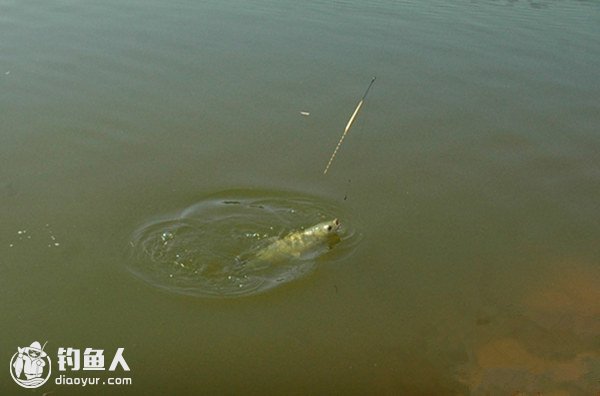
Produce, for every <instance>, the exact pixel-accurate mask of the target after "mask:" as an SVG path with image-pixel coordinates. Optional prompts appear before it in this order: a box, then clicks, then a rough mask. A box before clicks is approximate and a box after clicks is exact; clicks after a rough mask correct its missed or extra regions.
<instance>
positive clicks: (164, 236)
mask: <svg viewBox="0 0 600 396" xmlns="http://www.w3.org/2000/svg"><path fill="white" fill-rule="evenodd" d="M160 239H161V240H162V241H163V244H165V245H166V244H167V242H169V241H170V240H171V239H173V234H172V233H171V232H170V231H165V232H163V233H162V234H161V235H160Z"/></svg>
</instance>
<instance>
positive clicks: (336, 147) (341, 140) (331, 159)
mask: <svg viewBox="0 0 600 396" xmlns="http://www.w3.org/2000/svg"><path fill="white" fill-rule="evenodd" d="M376 78H377V77H373V79H372V80H371V83H370V84H369V86H368V87H367V90H366V91H365V93H364V95H363V96H362V98H360V101H359V102H358V105H356V109H354V113H352V116H350V119H349V120H348V123H347V124H346V128H344V133H342V137H341V138H340V140H339V142H338V144H337V146H335V149H334V150H333V153H332V154H331V157H330V158H329V162H328V163H327V166H326V167H325V170H324V171H323V174H326V173H327V171H328V170H329V167H330V166H331V163H332V162H333V159H334V158H335V155H336V154H337V152H338V150H339V148H340V146H341V145H342V142H343V141H344V138H345V137H346V134H347V133H348V131H349V130H350V127H351V126H352V123H353V122H354V119H355V118H356V115H357V114H358V112H359V111H360V108H361V107H362V105H363V102H364V101H365V98H366V97H367V94H368V93H369V90H370V89H371V86H372V85H373V83H374V82H375V79H376Z"/></svg>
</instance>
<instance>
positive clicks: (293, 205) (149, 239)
mask: <svg viewBox="0 0 600 396" xmlns="http://www.w3.org/2000/svg"><path fill="white" fill-rule="evenodd" d="M339 218H343V222H344V224H343V225H341V226H340V229H339V230H338V231H337V232H335V234H334V235H333V236H335V237H336V239H337V241H335V243H329V242H328V241H327V240H326V239H325V238H323V243H320V244H309V243H308V241H306V238H304V241H306V243H304V244H303V245H300V246H298V247H297V248H296V249H294V250H293V251H288V249H282V248H279V250H283V251H281V252H280V253H281V254H279V255H276V256H275V257H273V258H272V259H269V260H263V259H260V253H261V252H263V251H265V249H268V248H269V246H270V245H271V244H273V243H277V241H279V240H281V239H282V238H285V237H286V235H288V234H290V233H300V232H302V230H303V229H304V228H308V227H310V226H313V225H315V224H318V223H321V222H324V221H331V220H332V219H339ZM300 225H303V226H300ZM358 240H359V236H358V234H357V233H356V231H355V230H353V229H352V228H351V226H350V216H349V215H347V214H344V215H342V212H341V210H340V209H338V208H337V207H336V206H335V205H332V204H331V203H327V202H323V201H322V200H319V199H318V198H316V197H310V196H303V195H302V194H298V193H296V194H294V193H291V192H287V193H286V192H279V191H262V190H232V191H223V192H219V193H215V194H211V195H210V196H208V197H206V198H204V199H202V200H201V201H200V202H198V203H195V204H194V205H192V206H190V207H189V208H186V209H184V210H183V211H181V213H176V214H174V215H165V216H162V217H161V218H159V219H157V220H152V221H149V222H146V223H144V224H142V225H141V226H140V227H139V228H138V229H137V230H135V232H134V233H133V235H132V237H131V240H130V247H131V259H130V262H129V263H128V267H129V268H130V270H131V271H132V272H133V273H134V274H136V275H137V276H139V277H140V278H141V279H144V280H146V281H147V282H148V283H150V284H152V285H154V286H157V287H159V288H162V289H165V290H167V291H170V292H175V293H181V294H187V295H193V296H198V297H217V298H227V297H242V296H251V295H256V294H258V293H262V292H265V291H268V290H270V289H272V288H275V287H279V286H283V285H285V284H286V283H288V282H291V281H294V280H296V279H299V278H302V277H304V276H306V275H308V274H310V273H311V272H312V271H313V270H314V269H315V266H316V265H318V264H320V265H323V264H324V263H326V262H332V261H333V259H337V260H339V259H341V258H342V257H343V256H348V255H349V254H350V253H351V251H352V248H353V247H354V246H356V244H357V242H358ZM340 242H341V243H340ZM338 244H339V245H338ZM313 245H314V246H313ZM334 246H335V252H332V251H331V249H333V247H334ZM284 247H286V246H284ZM275 252H276V251H275Z"/></svg>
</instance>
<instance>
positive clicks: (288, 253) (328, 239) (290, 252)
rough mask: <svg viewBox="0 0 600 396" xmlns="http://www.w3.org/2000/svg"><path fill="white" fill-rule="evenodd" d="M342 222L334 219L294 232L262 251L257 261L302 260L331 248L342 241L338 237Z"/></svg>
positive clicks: (258, 253) (257, 255)
mask: <svg viewBox="0 0 600 396" xmlns="http://www.w3.org/2000/svg"><path fill="white" fill-rule="evenodd" d="M339 229H340V221H339V220H338V219H333V220H330V221H325V222H322V223H319V224H316V225H314V226H312V227H309V228H305V229H303V230H299V231H294V232H291V233H289V234H287V235H286V236H285V237H283V238H280V239H277V240H276V241H274V242H272V243H271V244H269V245H267V246H266V247H264V248H262V249H260V250H259V251H258V252H257V253H256V255H255V257H254V258H255V259H257V260H260V261H266V262H270V263H274V262H278V261H281V260H285V259H290V258H301V257H305V256H307V255H314V254H318V253H319V252H321V249H323V248H331V247H332V246H333V245H335V244H336V243H338V242H339V241H340V240H341V239H340V237H339V235H338V233H337V232H338V230H339Z"/></svg>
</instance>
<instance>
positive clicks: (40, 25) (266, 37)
mask: <svg viewBox="0 0 600 396" xmlns="http://www.w3.org/2000/svg"><path fill="white" fill-rule="evenodd" d="M598 70H600V6H599V5H598V3H597V2H594V1H576V0H531V1H523V0H519V1H503V0H495V1H494V0H481V1H461V0H456V1H438V0H428V1H391V0H377V1H368V2H361V1H355V0H348V1H335V2H332V1H305V2H292V1H287V0H284V1H269V0H261V1H259V0H255V1H231V2H221V1H219V2H218V1H203V2H198V1H191V0H178V1H169V2H167V1H162V0H151V1H139V0H126V1H114V0H109V1H102V2H94V1H73V0H55V1H39V0H32V1H14V0H13V1H11V0H0V165H1V166H0V202H2V205H1V206H0V290H2V292H1V297H2V298H1V301H2V302H1V303H0V304H1V307H2V313H3V314H4V318H3V323H4V324H5V325H4V326H2V330H0V334H1V337H0V340H1V342H2V344H1V346H0V350H2V351H3V355H2V356H5V357H6V361H8V360H9V357H10V356H12V353H14V352H13V350H14V349H15V347H16V346H17V345H19V346H23V345H29V344H30V343H31V342H32V341H34V340H39V341H41V342H42V343H43V342H44V341H45V340H48V346H47V348H49V351H50V353H53V354H54V355H55V354H56V349H57V348H58V347H59V346H74V347H81V348H82V349H83V348H85V347H88V346H91V347H97V348H104V349H106V350H107V353H108V352H109V351H114V350H115V349H116V348H117V347H125V351H126V352H125V353H126V356H127V359H128V360H127V361H128V363H129V365H130V366H131V368H132V371H131V373H130V374H131V375H130V376H131V377H132V378H133V382H134V384H133V385H132V386H130V387H120V388H117V387H115V388H111V389H110V390H109V391H110V392H121V393H124V394H140V395H141V394H144V395H145V394H167V393H173V392H181V393H206V394H223V393H242V394H265V393H285V394H290V393H292V394H294V393H296V394H307V393H310V394H327V393H332V392H343V393H348V394H399V393H402V394H476V395H478V394H514V393H515V392H524V393H526V394H535V393H536V392H542V393H543V394H545V393H550V392H563V393H568V394H594V393H597V392H598V382H597V378H598V377H599V375H600V373H599V371H598V370H599V369H598V367H599V356H598V350H599V349H600V343H599V339H598V336H599V334H600V325H599V317H600V306H599V304H600V303H599V301H600V298H598V297H599V296H598V286H597V285H598V284H600V272H599V270H598V268H599V267H598V263H599V262H600V251H599V246H600V245H599V244H598V241H599V240H600V207H599V204H598V202H599V201H598V197H599V196H600V165H599V164H600V162H599V158H600V156H599V154H598V153H600V135H599V134H598V125H599V124H600V108H599V106H598V98H600V84H599V81H600V80H599V78H598ZM372 76H377V81H376V83H375V85H374V86H373V89H372V90H371V92H370V93H369V97H368V98H367V102H366V103H365V106H364V107H363V109H362V112H361V114H360V115H359V117H358V119H357V121H356V122H355V125H354V126H353V129H352V130H351V131H350V133H349V135H348V136H347V139H346V141H345V143H344V145H343V146H342V148H341V150H340V152H339V153H338V156H337V157H336V160H335V162H334V163H333V165H332V167H331V169H330V170H329V172H328V174H327V175H326V176H324V175H323V174H322V171H323V168H324V166H325V165H326V163H327V160H328V158H329V155H330V153H331V151H332V150H333V148H334V146H335V144H336V142H337V140H338V139H339V136H340V134H341V132H342V129H343V127H344V126H345V124H346V122H347V119H348V117H349V116H350V114H351V113H352V110H353V109H354V106H355V105H356V102H357V101H358V99H359V98H360V95H362V93H363V91H364V89H365V88H366V86H367V85H368V83H369V81H370V80H371V78H372ZM301 112H309V113H310V115H309V116H303V115H302V114H301ZM236 188H254V189H260V190H275V191H295V192H301V193H302V194H305V195H308V196H313V197H319V200H323V201H327V202H334V203H335V205H336V207H337V208H340V209H341V210H343V212H345V213H349V216H350V217H351V223H352V225H353V227H354V228H355V229H356V231H357V232H359V233H360V234H361V235H362V239H361V241H360V243H359V244H357V245H356V247H355V249H354V250H353V251H352V252H351V254H349V255H347V256H345V257H343V259H341V260H337V261H334V262H327V263H325V264H326V265H322V266H319V268H318V269H317V270H316V271H313V272H311V274H310V275H309V276H305V277H302V278H301V279H297V280H295V281H294V282H289V283H287V284H286V285H284V286H282V287H278V288H275V289H272V290H270V291H269V292H267V293H263V294H260V295H257V296H252V297H248V298H243V299H234V300H232V299H227V300H223V299H214V298H213V299H204V298H199V297H194V296H182V295H179V294H177V293H169V292H168V291H167V292H164V291H161V290H157V289H156V288H154V287H152V286H149V285H146V284H145V283H143V282H140V281H139V280H138V279H137V278H136V277H135V276H132V275H131V273H130V271H128V269H127V268H128V264H129V262H128V260H130V258H129V256H128V254H127V248H126V247H127V246H128V243H129V241H130V240H131V236H132V234H134V232H135V231H136V230H137V229H138V228H139V227H140V224H147V223H148V222H151V221H152V220H153V219H156V218H157V217H159V216H162V215H165V214H169V213H180V212H181V211H182V210H184V209H185V208H189V207H193V205H195V204H197V203H198V202H201V201H202V200H203V199H204V197H206V196H208V195H210V194H214V193H217V192H219V191H224V190H228V189H236ZM341 220H342V221H344V219H341ZM301 225H306V224H298V226H301ZM38 391H39V392H38V393H40V394H41V393H43V392H52V391H53V392H55V393H56V394H85V393H90V394H94V393H97V394H106V393H107V392H108V391H107V389H106V388H101V387H98V388H92V387H87V388H86V389H81V388H76V387H74V388H68V387H65V386H58V385H51V384H46V385H44V387H42V388H40V389H39V390H38ZM15 392H17V388H16V385H15V384H14V383H12V381H11V380H10V379H9V377H8V376H6V377H2V380H0V393H2V394H14V393H15Z"/></svg>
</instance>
